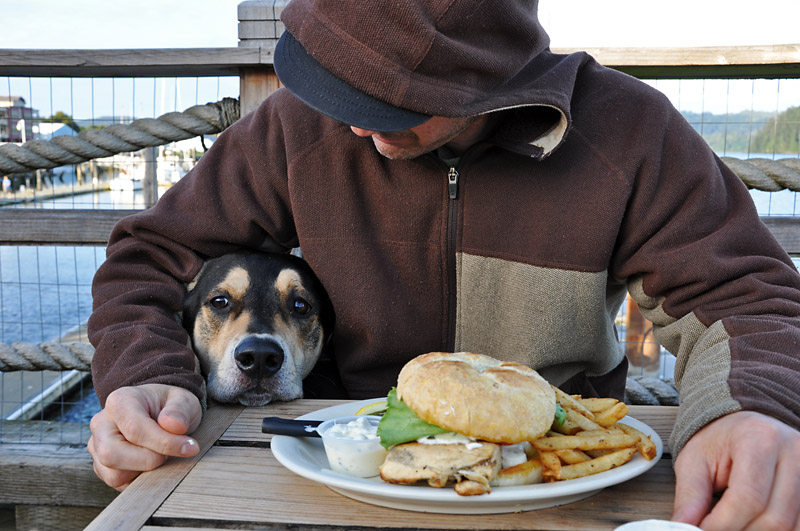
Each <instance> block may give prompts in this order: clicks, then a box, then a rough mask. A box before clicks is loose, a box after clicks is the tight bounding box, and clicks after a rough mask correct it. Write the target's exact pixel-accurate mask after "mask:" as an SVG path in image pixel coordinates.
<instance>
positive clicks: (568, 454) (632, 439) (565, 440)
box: [492, 387, 657, 486]
mask: <svg viewBox="0 0 800 531" xmlns="http://www.w3.org/2000/svg"><path fill="white" fill-rule="evenodd" d="M553 390H554V391H555V393H556V399H557V401H558V403H559V404H560V405H561V407H562V408H563V409H564V411H565V412H566V414H567V417H566V420H565V421H564V423H563V424H562V425H561V426H560V427H558V428H557V429H554V430H552V431H549V432H548V433H547V434H545V436H543V437H541V438H539V439H536V440H534V441H530V447H529V448H527V449H526V454H527V456H528V458H529V459H528V461H526V462H525V463H522V464H519V465H516V466H512V467H509V468H505V469H503V470H501V471H500V473H499V474H498V476H497V478H496V479H495V480H494V481H493V482H492V485H494V486H512V485H529V484H532V483H542V482H545V483H547V482H551V481H564V480H568V479H576V478H580V477H584V476H589V475H591V474H597V473H598V472H603V471H605V470H610V469H612V468H615V467H618V466H620V465H624V464H625V463H627V462H628V461H630V460H631V459H632V458H633V456H634V455H635V454H636V452H639V453H640V454H642V456H643V457H644V458H645V459H647V460H648V461H649V460H652V459H654V458H655V457H656V455H657V450H656V445H655V443H653V441H651V440H650V437H649V436H647V435H645V434H644V433H642V432H641V431H639V430H637V429H635V428H633V427H631V426H628V425H627V424H623V423H621V422H619V421H620V420H621V419H622V418H623V417H624V416H625V415H627V414H628V406H626V405H625V403H624V402H620V401H618V400H617V399H615V398H581V397H580V396H578V395H568V394H566V393H565V392H563V391H561V390H560V389H558V388H557V387H553Z"/></svg>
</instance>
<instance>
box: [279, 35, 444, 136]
mask: <svg viewBox="0 0 800 531" xmlns="http://www.w3.org/2000/svg"><path fill="white" fill-rule="evenodd" d="M273 63H274V66H275V73H276V74H277V75H278V79H280V80H281V83H283V85H284V86H285V87H286V88H287V89H289V91H291V93H292V94H294V95H295V96H297V97H298V98H300V99H301V100H303V101H304V102H305V103H306V104H307V105H309V106H310V107H313V108H314V109H316V110H318V111H319V112H321V113H323V114H325V115H327V116H330V117H331V118H333V119H334V120H338V121H340V122H344V123H346V124H347V125H354V126H356V127H360V128H362V129H368V130H370V131H400V130H403V129H409V128H411V127H415V126H417V125H420V124H422V123H424V122H426V121H427V120H429V119H430V116H428V115H425V114H420V113H417V112H414V111H409V110H407V109H402V108H400V107H395V106H394V105H390V104H388V103H386V102H383V101H381V100H378V99H376V98H373V97H372V96H370V95H368V94H366V93H364V92H362V91H360V90H358V89H357V88H355V87H353V86H352V85H350V84H348V83H345V82H344V81H342V80H341V79H339V78H338V77H336V76H334V75H333V74H332V73H330V72H329V71H328V70H327V69H326V68H325V67H323V66H322V65H321V64H320V63H319V62H318V61H317V60H316V59H314V58H313V57H311V54H310V53H308V52H307V51H306V49H305V48H304V47H303V45H302V44H300V42H298V41H297V39H295V38H294V37H293V36H292V34H291V33H289V32H288V31H284V32H283V35H282V36H281V38H280V39H279V40H278V44H277V45H276V46H275V55H274V58H273Z"/></svg>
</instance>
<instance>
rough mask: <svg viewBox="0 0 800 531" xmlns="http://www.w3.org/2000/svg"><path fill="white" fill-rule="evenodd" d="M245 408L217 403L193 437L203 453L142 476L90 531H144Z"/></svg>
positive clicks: (210, 408)
mask: <svg viewBox="0 0 800 531" xmlns="http://www.w3.org/2000/svg"><path fill="white" fill-rule="evenodd" d="M243 409H244V407H243V406H230V405H226V406H222V405H216V404H215V405H213V406H211V407H209V409H208V410H207V411H206V414H205V416H204V418H203V422H202V423H201V424H200V427H199V428H198V429H197V431H196V432H195V433H194V434H192V436H193V437H194V438H195V439H196V440H197V442H198V444H199V445H200V452H199V453H198V454H197V455H196V456H194V457H191V458H185V459H176V458H172V459H169V460H168V461H167V462H166V463H164V465H162V466H161V467H159V468H157V469H155V470H152V471H150V472H144V473H142V474H141V475H139V477H137V478H136V479H135V480H134V481H133V483H132V484H131V485H130V487H129V488H127V489H125V490H124V491H123V492H122V493H121V494H120V495H119V496H117V497H116V499H115V500H114V501H113V502H111V503H110V504H109V505H108V506H107V507H106V508H105V509H104V510H103V511H102V512H101V513H100V514H99V515H98V516H97V518H95V519H94V520H93V521H92V523H91V524H89V526H87V527H86V530H88V531H94V530H98V531H107V530H111V529H141V528H142V527H143V526H144V525H145V524H146V523H147V521H148V520H149V519H150V517H151V516H152V514H153V513H154V512H155V511H156V509H158V507H159V506H160V505H161V504H162V503H163V502H164V500H165V499H166V498H167V496H169V494H170V493H171V492H172V491H173V490H174V489H175V487H177V486H178V484H180V482H181V481H183V478H184V477H186V474H188V473H189V472H190V471H191V470H192V468H194V466H195V465H196V464H197V463H198V462H199V461H200V459H201V458H202V457H203V456H204V455H205V454H206V452H208V450H209V449H210V448H211V447H212V446H213V445H214V443H215V442H216V441H217V439H219V437H220V436H221V435H222V434H223V433H224V432H225V430H227V429H228V427H229V426H230V425H231V424H232V423H233V421H234V420H236V417H238V416H239V414H240V413H241V412H242V410H243Z"/></svg>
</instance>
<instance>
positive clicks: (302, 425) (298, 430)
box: [261, 417, 323, 437]
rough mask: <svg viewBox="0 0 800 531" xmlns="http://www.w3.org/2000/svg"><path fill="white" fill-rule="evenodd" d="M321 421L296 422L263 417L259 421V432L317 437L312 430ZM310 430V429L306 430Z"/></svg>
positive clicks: (315, 431)
mask: <svg viewBox="0 0 800 531" xmlns="http://www.w3.org/2000/svg"><path fill="white" fill-rule="evenodd" d="M322 422H323V421H321V420H297V419H284V418H281V417H264V419H263V420H262V421H261V432H262V433H271V434H273V435H291V436H292V437H319V433H317V430H315V429H313V428H316V427H317V426H319V425H320V424H322ZM307 428H311V429H307Z"/></svg>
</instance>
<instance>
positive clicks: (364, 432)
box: [325, 417, 378, 441]
mask: <svg viewBox="0 0 800 531" xmlns="http://www.w3.org/2000/svg"><path fill="white" fill-rule="evenodd" d="M325 435H327V436H328V437H336V438H337V439H352V440H354V441H363V440H365V439H374V438H375V437H377V436H378V426H377V425H373V424H372V423H370V421H369V419H367V418H364V417H362V418H357V419H355V420H351V421H350V422H346V423H343V424H333V425H332V426H331V427H330V428H328V430H327V431H326V432H325Z"/></svg>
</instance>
